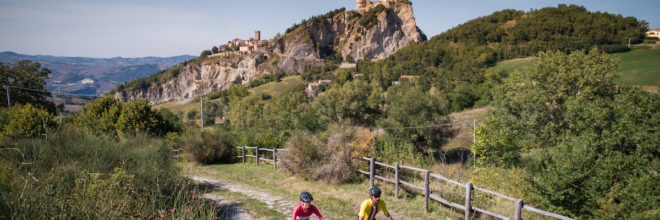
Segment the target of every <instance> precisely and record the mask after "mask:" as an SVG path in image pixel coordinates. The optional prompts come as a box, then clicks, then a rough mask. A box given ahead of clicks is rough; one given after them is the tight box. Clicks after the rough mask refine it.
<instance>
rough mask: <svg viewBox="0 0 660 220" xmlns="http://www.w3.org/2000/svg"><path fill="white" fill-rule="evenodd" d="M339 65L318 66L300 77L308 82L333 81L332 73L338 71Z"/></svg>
mask: <svg viewBox="0 0 660 220" xmlns="http://www.w3.org/2000/svg"><path fill="white" fill-rule="evenodd" d="M337 68H339V67H337V65H333V64H326V65H324V66H317V67H314V68H312V69H311V70H309V71H307V72H304V73H302V74H300V75H302V78H303V79H304V80H307V81H317V80H319V79H331V78H332V76H331V75H332V74H330V72H332V71H334V70H336V69H337Z"/></svg>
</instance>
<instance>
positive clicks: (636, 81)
mask: <svg viewBox="0 0 660 220" xmlns="http://www.w3.org/2000/svg"><path fill="white" fill-rule="evenodd" d="M613 56H619V57H620V58H621V67H623V69H621V70H620V71H619V72H620V73H621V77H620V78H619V79H615V80H614V82H615V83H625V84H628V85H639V86H654V85H658V83H660V50H658V49H651V50H635V51H630V52H626V53H619V54H614V55H613ZM533 62H534V60H533V59H531V58H523V59H514V60H507V61H502V62H499V63H497V65H495V66H494V67H493V69H494V70H497V71H499V70H507V71H508V72H509V73H512V72H513V71H515V70H522V69H523V68H525V67H530V66H531V65H532V64H533Z"/></svg>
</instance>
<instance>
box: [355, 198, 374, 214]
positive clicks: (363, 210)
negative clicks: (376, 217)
mask: <svg viewBox="0 0 660 220" xmlns="http://www.w3.org/2000/svg"><path fill="white" fill-rule="evenodd" d="M368 208H370V205H369V200H364V201H363V202H362V205H360V212H358V216H365V215H366V214H367V213H369V214H370V213H371V210H369V211H367V209H368Z"/></svg>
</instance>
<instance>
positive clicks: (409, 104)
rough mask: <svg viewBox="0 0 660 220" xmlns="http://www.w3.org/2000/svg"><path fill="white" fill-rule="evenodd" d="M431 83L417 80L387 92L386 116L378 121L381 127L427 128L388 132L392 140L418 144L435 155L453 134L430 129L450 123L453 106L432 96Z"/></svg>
mask: <svg viewBox="0 0 660 220" xmlns="http://www.w3.org/2000/svg"><path fill="white" fill-rule="evenodd" d="M429 87H430V84H429V83H428V82H426V81H424V80H420V79H413V80H412V81H411V82H401V83H400V84H398V85H394V86H392V87H390V88H389V89H388V90H387V96H386V98H385V103H386V106H387V110H386V111H385V113H386V114H385V115H386V116H385V117H383V118H381V119H379V120H378V121H377V123H376V124H377V125H378V126H379V127H384V128H388V127H424V128H414V129H392V130H387V132H388V133H390V134H391V135H392V137H396V138H398V139H399V140H403V142H410V143H414V144H415V145H416V146H418V147H420V148H421V149H425V150H427V151H429V152H431V151H432V150H433V149H439V148H440V147H441V146H442V143H443V141H444V139H445V138H447V136H448V134H450V131H449V130H447V129H448V127H428V126H434V125H439V124H446V123H449V118H448V117H447V115H448V113H449V106H448V102H447V100H446V99H445V98H444V97H442V96H440V97H439V96H436V95H431V94H430V88H429Z"/></svg>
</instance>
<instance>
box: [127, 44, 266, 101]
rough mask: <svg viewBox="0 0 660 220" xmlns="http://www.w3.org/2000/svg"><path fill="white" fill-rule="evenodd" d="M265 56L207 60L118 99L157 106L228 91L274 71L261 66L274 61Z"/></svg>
mask: <svg viewBox="0 0 660 220" xmlns="http://www.w3.org/2000/svg"><path fill="white" fill-rule="evenodd" d="M273 59H276V58H274V57H270V59H268V58H267V55H266V54H264V53H259V52H255V53H251V54H249V55H243V56H236V57H232V58H228V59H221V60H209V61H204V62H202V63H201V64H200V65H186V66H184V67H182V68H181V70H180V72H179V75H178V76H177V77H176V78H174V79H172V80H169V81H167V82H166V83H165V84H161V85H151V86H150V87H149V88H148V89H138V90H135V91H133V92H129V91H128V90H123V91H119V92H117V93H116V94H115V97H116V98H128V99H138V98H148V99H150V101H151V102H152V103H154V104H159V103H164V102H171V101H177V100H181V99H186V98H191V97H196V96H199V95H205V94H209V93H212V92H216V91H220V90H225V89H228V88H229V87H230V86H231V85H234V84H243V85H247V84H248V83H249V80H250V79H255V78H258V77H259V76H261V75H263V74H269V73H271V72H269V71H271V70H270V69H271V68H269V67H270V65H262V64H264V62H267V61H272V60H273Z"/></svg>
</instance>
